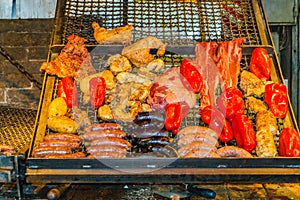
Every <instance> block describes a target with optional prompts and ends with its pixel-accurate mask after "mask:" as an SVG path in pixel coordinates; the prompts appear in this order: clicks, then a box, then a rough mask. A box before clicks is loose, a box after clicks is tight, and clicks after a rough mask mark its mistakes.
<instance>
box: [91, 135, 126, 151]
mask: <svg viewBox="0 0 300 200" xmlns="http://www.w3.org/2000/svg"><path fill="white" fill-rule="evenodd" d="M102 145H117V146H121V147H125V148H126V149H127V150H130V149H131V144H130V143H129V142H128V141H127V140H125V139H123V138H118V137H103V138H100V139H97V140H93V141H92V142H91V143H90V146H102Z"/></svg>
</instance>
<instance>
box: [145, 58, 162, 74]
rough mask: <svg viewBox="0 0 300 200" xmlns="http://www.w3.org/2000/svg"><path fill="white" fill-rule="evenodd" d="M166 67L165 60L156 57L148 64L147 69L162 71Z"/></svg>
mask: <svg viewBox="0 0 300 200" xmlns="http://www.w3.org/2000/svg"><path fill="white" fill-rule="evenodd" d="M164 67H165V62H164V61H163V60H162V59H160V58H156V59H154V60H152V61H151V62H150V63H148V64H147V66H146V69H148V70H149V71H152V72H161V71H162V70H163V69H164Z"/></svg>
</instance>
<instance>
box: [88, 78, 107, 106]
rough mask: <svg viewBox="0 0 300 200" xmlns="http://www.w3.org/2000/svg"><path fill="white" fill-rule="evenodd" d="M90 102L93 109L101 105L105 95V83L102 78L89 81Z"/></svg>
mask: <svg viewBox="0 0 300 200" xmlns="http://www.w3.org/2000/svg"><path fill="white" fill-rule="evenodd" d="M89 84H90V86H89V87H90V88H89V89H90V102H91V105H92V108H93V109H97V108H99V107H100V106H102V105H103V103H104V100H105V94H106V83H105V79H104V78H103V77H94V78H92V79H91V80H90V82H89Z"/></svg>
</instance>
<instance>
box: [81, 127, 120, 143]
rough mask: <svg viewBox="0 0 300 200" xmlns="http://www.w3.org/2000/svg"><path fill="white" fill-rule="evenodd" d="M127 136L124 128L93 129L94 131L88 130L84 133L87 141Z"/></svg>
mask: <svg viewBox="0 0 300 200" xmlns="http://www.w3.org/2000/svg"><path fill="white" fill-rule="evenodd" d="M125 136H126V133H125V132H124V131H122V130H113V129H112V130H98V131H92V132H86V133H84V134H83V138H84V139H85V140H86V141H92V140H97V139H100V138H103V137H118V138H124V137H125Z"/></svg>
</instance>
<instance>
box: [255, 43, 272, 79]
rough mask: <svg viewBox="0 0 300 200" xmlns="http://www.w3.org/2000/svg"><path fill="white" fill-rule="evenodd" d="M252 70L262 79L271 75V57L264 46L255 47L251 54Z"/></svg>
mask: <svg viewBox="0 0 300 200" xmlns="http://www.w3.org/2000/svg"><path fill="white" fill-rule="evenodd" d="M250 71H251V72H252V73H253V74H255V75H256V76H257V77H258V78H260V79H262V80H269V79H270V76H271V59H270V57H269V54H268V51H267V50H266V49H264V48H255V49H254V50H253V52H252V55H251V60H250Z"/></svg>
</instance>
